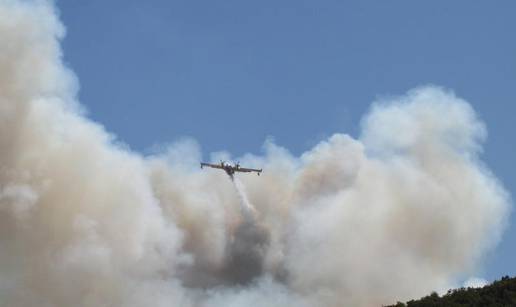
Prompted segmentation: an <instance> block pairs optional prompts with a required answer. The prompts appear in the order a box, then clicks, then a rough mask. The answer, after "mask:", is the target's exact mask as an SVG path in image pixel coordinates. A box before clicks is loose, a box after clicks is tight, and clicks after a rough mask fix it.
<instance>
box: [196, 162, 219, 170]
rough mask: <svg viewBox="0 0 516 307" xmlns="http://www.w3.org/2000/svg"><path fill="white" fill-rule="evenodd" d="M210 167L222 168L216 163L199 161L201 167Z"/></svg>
mask: <svg viewBox="0 0 516 307" xmlns="http://www.w3.org/2000/svg"><path fill="white" fill-rule="evenodd" d="M205 166H207V167H212V168H220V169H222V168H223V167H222V166H221V165H218V164H211V163H204V162H201V168H203V167H205Z"/></svg>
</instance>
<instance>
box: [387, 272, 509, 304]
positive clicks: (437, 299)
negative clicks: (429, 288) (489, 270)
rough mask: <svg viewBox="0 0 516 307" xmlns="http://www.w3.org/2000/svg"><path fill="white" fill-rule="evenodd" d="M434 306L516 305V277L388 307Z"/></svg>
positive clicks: (435, 294)
mask: <svg viewBox="0 0 516 307" xmlns="http://www.w3.org/2000/svg"><path fill="white" fill-rule="evenodd" d="M433 306H443V307H447V306H452V307H463V306H468V307H469V306H482V307H484V306H490V307H494V306H504V307H505V306H516V277H513V278H510V277H509V276H505V277H503V278H502V279H501V280H498V281H495V282H493V283H492V284H490V285H487V286H484V287H482V288H459V289H454V290H449V291H448V293H446V294H445V295H443V296H439V295H438V294H437V293H435V292H434V293H432V294H430V295H428V296H425V297H423V298H421V299H419V300H411V301H408V302H406V303H400V302H398V303H397V304H396V305H392V306H387V307H433Z"/></svg>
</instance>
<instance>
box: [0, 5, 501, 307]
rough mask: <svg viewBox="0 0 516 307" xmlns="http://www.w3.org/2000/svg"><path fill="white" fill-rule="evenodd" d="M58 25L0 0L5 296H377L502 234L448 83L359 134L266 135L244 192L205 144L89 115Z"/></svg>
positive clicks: (413, 94)
mask: <svg viewBox="0 0 516 307" xmlns="http://www.w3.org/2000/svg"><path fill="white" fill-rule="evenodd" d="M63 34H64V28H63V26H62V25H61V24H60V22H59V21H58V20H57V18H56V14H55V11H54V8H53V5H52V4H51V3H49V2H46V1H13V0H0V305H2V306H19V307H28V306H44V307H47V306H48V307H50V306H135V307H136V306H378V305H381V304H387V303H393V302H395V301H397V300H404V299H409V298H412V297H418V296H421V295H424V294H427V293H429V292H430V291H433V290H441V289H445V288H446V287H448V286H450V285H453V284H455V283H457V282H459V281H460V280H461V279H464V278H466V277H468V276H470V275H469V274H472V273H474V272H475V269H476V268H477V266H478V264H479V262H480V261H481V259H482V256H483V255H484V254H485V253H486V252H487V251H488V250H489V249H491V248H493V246H494V245H495V244H496V243H497V241H498V240H499V238H500V235H501V232H502V231H503V228H504V224H505V223H506V220H507V215H508V211H509V195H508V194H507V192H505V190H504V189H503V187H502V186H501V184H500V183H499V182H498V180H497V179H496V178H495V177H494V176H493V174H492V173H490V171H489V169H488V168H487V167H486V166H485V165H484V164H483V163H482V162H481V161H480V160H479V154H480V153H481V151H482V142H483V141H484V139H485V137H486V129H485V127H484V125H483V123H482V122H481V121H480V120H479V118H478V117H477V115H476V114H475V112H474V111H473V109H472V108H471V106H470V105H469V104H468V103H467V102H465V101H464V100H462V99H460V98H458V97H456V96H455V95H454V94H453V93H452V92H450V91H447V90H444V89H441V88H437V87H422V88H417V89H414V90H411V91H409V92H408V93H407V94H406V95H404V96H402V97H395V98H390V99H386V100H385V101H378V102H376V103H374V105H373V107H372V109H371V111H370V112H369V114H368V115H367V116H365V118H364V119H363V121H362V134H361V136H360V138H359V139H353V138H351V137H350V136H348V135H344V134H335V135H333V136H331V137H330V138H328V139H327V140H325V141H323V142H321V143H320V144H318V145H317V146H315V147H314V148H313V149H311V150H309V151H308V152H306V153H304V154H302V155H301V156H300V157H295V156H293V155H291V154H290V153H289V152H288V150H286V149H284V148H282V147H280V146H278V145H276V144H274V143H272V142H266V144H265V145H264V153H263V155H261V156H255V155H251V154H249V155H245V156H244V157H242V158H241V159H240V160H241V161H242V164H243V165H244V164H245V165H246V166H250V167H259V168H262V167H263V168H264V173H263V175H262V176H260V177H258V176H253V175H238V174H237V175H236V176H237V178H236V179H238V180H241V182H240V181H235V184H236V186H235V185H234V184H233V182H232V181H231V180H229V178H227V175H226V174H224V173H223V172H218V171H215V170H203V171H201V170H200V169H199V168H198V162H199V161H200V160H201V154H200V150H199V148H198V145H197V144H196V143H195V141H192V140H182V141H179V142H177V143H176V144H174V145H171V146H170V147H169V148H168V149H167V150H165V151H164V152H162V153H159V154H155V155H153V156H145V157H144V156H142V155H140V154H138V153H135V152H131V151H129V150H127V149H126V148H124V147H123V146H122V145H119V143H117V141H116V140H115V138H114V137H113V136H112V135H110V134H109V133H107V132H106V131H105V130H104V128H103V127H102V126H101V125H99V124H97V123H94V122H92V121H90V120H88V119H87V118H86V117H84V115H83V114H82V110H81V106H80V104H79V103H77V102H76V100H75V99H76V92H77V88H78V86H77V82H76V79H75V77H74V75H73V74H72V73H71V72H70V71H69V70H67V69H66V67H65V66H64V65H63V63H62V58H61V49H60V45H59V41H60V39H61V38H62V36H63ZM253 208H254V209H253Z"/></svg>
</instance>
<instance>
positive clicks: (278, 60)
mask: <svg viewBox="0 0 516 307" xmlns="http://www.w3.org/2000/svg"><path fill="white" fill-rule="evenodd" d="M57 5H58V7H59V9H60V14H61V18H62V20H63V22H64V24H65V26H66V28H67V36H66V38H65V40H64V42H63V48H64V54H65V55H64V58H65V62H66V63H67V64H68V65H69V66H70V67H71V68H72V69H73V70H74V71H75V72H76V74H77V75H78V77H79V80H80V84H81V91H80V95H79V96H80V101H81V102H82V103H83V104H84V105H85V106H86V108H87V109H88V111H89V117H90V118H92V119H94V120H95V121H98V122H101V123H102V124H103V125H104V126H105V127H106V128H107V130H109V131H111V132H113V133H114V134H116V135H117V136H118V137H119V139H120V140H122V141H123V142H125V143H127V144H128V145H129V146H130V147H131V148H133V149H134V150H138V151H141V152H146V151H148V150H149V148H151V147H152V146H153V145H155V144H160V143H169V142H174V141H176V140H178V139H179V138H182V137H185V136H190V137H193V138H195V139H196V140H198V141H199V143H200V144H201V146H202V148H203V152H204V154H205V155H206V156H207V154H208V153H209V152H213V151H219V150H228V151H230V152H232V153H233V154H235V155H241V154H243V153H246V152H252V153H260V151H261V147H262V144H263V142H264V140H265V139H266V138H267V137H269V136H273V137H274V138H275V140H276V142H277V143H278V144H280V145H282V146H285V147H287V148H288V149H289V150H291V151H292V152H293V153H295V154H299V153H301V152H303V151H305V150H307V149H309V148H310V147H311V146H313V145H314V144H316V143H317V142H318V141H320V140H321V139H323V138H325V137H327V136H329V135H331V134H333V133H335V132H342V133H348V134H351V135H353V136H355V137H356V136H357V135H358V133H359V123H360V119H361V117H362V116H363V115H364V114H365V113H366V112H367V110H368V108H369V106H370V103H371V102H372V101H373V100H375V98H377V97H379V96H384V95H399V94H403V93H405V92H406V91H407V90H409V89H411V88H413V87H416V86H418V85H425V84H436V85H440V86H444V87H446V88H450V89H453V90H454V91H455V92H456V93H457V95H458V96H460V97H462V98H465V99H466V100H468V101H469V102H470V103H471V104H472V105H473V107H474V108H475V110H476V111H477V112H478V113H479V115H480V117H481V118H482V119H483V120H484V121H485V122H486V124H487V128H488V131H489V137H488V140H487V143H486V146H485V152H484V155H483V159H484V160H485V161H486V163H487V164H488V165H489V167H490V168H491V169H492V170H493V172H494V173H495V174H496V175H497V176H498V177H499V178H500V179H501V180H502V182H503V183H504V184H505V186H506V187H507V189H508V190H509V191H510V192H511V194H513V195H514V194H515V192H516V174H515V172H514V162H515V158H514V155H515V152H516V141H515V140H516V138H515V137H514V133H515V132H516V121H515V120H514V113H515V111H516V107H515V102H516V40H515V39H514V30H515V29H516V18H514V13H515V12H516V2H514V1H496V2H492V1H431V2H424V3H423V2H416V1H360V2H359V1H281V2H280V1H269V0H265V1H235V0H229V1H166V0H152V1H132V0H125V1H121V0H111V1H101V0H89V1H79V0H66V1H64V0H58V1H57ZM515 224H516V220H515V217H514V215H513V216H511V225H510V227H509V229H508V230H507V232H506V233H505V236H504V238H503V241H502V242H501V244H500V245H499V247H498V248H497V249H496V250H495V251H494V252H493V253H492V254H491V255H489V256H488V258H487V260H486V263H485V266H484V270H483V271H481V272H479V274H480V275H481V276H483V277H485V278H487V279H495V278H499V277H501V276H502V275H505V274H509V275H516V262H514V259H516V225H515Z"/></svg>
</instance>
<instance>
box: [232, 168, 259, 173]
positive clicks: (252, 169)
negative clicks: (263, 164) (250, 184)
mask: <svg viewBox="0 0 516 307" xmlns="http://www.w3.org/2000/svg"><path fill="white" fill-rule="evenodd" d="M236 171H237V172H243V173H249V172H257V173H258V174H260V173H261V172H262V170H261V169H255V168H244V167H239V168H238V169H236Z"/></svg>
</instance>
